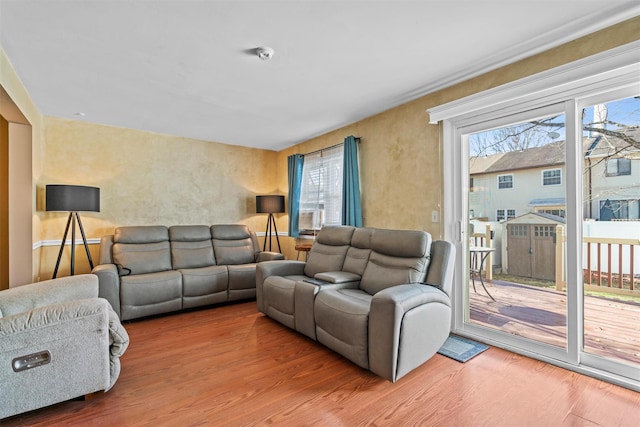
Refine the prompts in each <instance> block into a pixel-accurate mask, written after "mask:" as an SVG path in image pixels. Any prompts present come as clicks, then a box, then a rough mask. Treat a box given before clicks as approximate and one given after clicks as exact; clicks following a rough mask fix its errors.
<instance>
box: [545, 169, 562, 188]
mask: <svg viewBox="0 0 640 427" xmlns="http://www.w3.org/2000/svg"><path fill="white" fill-rule="evenodd" d="M560 184H562V171H561V170H560V169H549V170H546V171H542V185H560Z"/></svg>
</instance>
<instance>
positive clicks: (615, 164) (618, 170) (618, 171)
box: [607, 158, 631, 176]
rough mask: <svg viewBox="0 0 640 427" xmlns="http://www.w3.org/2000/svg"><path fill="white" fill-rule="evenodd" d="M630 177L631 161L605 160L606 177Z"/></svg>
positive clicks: (621, 159) (620, 159)
mask: <svg viewBox="0 0 640 427" xmlns="http://www.w3.org/2000/svg"><path fill="white" fill-rule="evenodd" d="M622 175H631V159H624V158H615V159H609V160H607V176H622Z"/></svg>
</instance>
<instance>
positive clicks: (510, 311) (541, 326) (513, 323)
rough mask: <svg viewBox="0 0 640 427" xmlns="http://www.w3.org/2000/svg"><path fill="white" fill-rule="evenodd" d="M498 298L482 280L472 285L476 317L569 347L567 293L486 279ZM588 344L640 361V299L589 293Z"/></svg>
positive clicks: (506, 329)
mask: <svg viewBox="0 0 640 427" xmlns="http://www.w3.org/2000/svg"><path fill="white" fill-rule="evenodd" d="M485 284H486V286H487V289H488V290H489V292H490V293H491V295H492V296H493V297H494V298H495V300H496V301H495V302H494V301H492V300H491V299H490V298H489V297H488V296H487V294H486V293H485V292H484V290H483V289H482V286H480V284H479V282H478V281H477V280H476V289H477V292H474V290H473V287H471V288H470V294H469V295H470V318H471V321H472V323H475V324H480V325H484V326H488V327H491V328H494V329H499V330H501V331H503V332H508V333H511V334H513V335H518V336H522V337H525V338H530V339H534V340H537V341H540V342H543V343H547V344H551V345H554V346H558V347H563V348H564V347H566V339H567V319H566V304H567V298H566V295H565V293H564V292H558V291H556V290H553V289H548V288H537V287H533V286H527V285H521V284H515V283H508V282H501V281H497V280H494V281H487V280H485ZM584 306H585V310H584V311H585V320H584V330H585V337H584V343H585V350H586V351H587V352H589V353H592V354H597V355H600V356H605V357H609V358H613V359H616V360H622V361H627V362H632V363H636V364H640V304H638V303H634V302H625V301H620V300H613V299H607V298H601V297H593V296H585V298H584Z"/></svg>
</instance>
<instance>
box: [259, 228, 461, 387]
mask: <svg viewBox="0 0 640 427" xmlns="http://www.w3.org/2000/svg"><path fill="white" fill-rule="evenodd" d="M454 258H455V246H454V245H453V244H452V243H450V242H446V241H435V242H432V241H431V236H430V235H429V234H428V233H426V232H423V231H409V230H382V229H373V228H354V227H348V226H337V227H325V228H323V229H322V230H321V231H320V232H319V233H318V236H317V238H316V240H315V242H314V244H313V246H312V248H311V251H310V252H309V254H308V259H307V261H306V262H301V261H280V262H277V263H275V262H267V263H263V264H260V265H258V267H257V273H256V281H257V282H256V290H257V303H258V310H260V311H261V312H263V313H264V314H266V315H267V316H269V317H271V318H273V319H275V320H277V321H278V322H280V323H282V324H284V325H286V326H288V327H289V328H292V329H295V330H296V331H298V332H300V333H302V334H305V335H306V336H308V337H310V338H312V339H314V340H317V341H319V342H320V343H322V344H324V345H325V346H327V347H329V348H331V349H332V350H334V351H336V352H338V353H340V354H341V355H343V356H344V357H346V358H347V359H349V360H351V361H352V362H354V363H355V364H357V365H359V366H361V367H362V368H365V369H369V370H371V371H372V372H373V373H375V374H377V375H379V376H381V377H383V378H386V379H388V380H389V381H393V382H395V381H396V380H398V379H399V378H401V377H402V376H404V375H405V374H407V373H408V372H410V371H411V370H413V369H415V368H416V367H418V366H420V365H421V364H422V363H424V362H425V361H427V360H428V359H429V358H431V356H433V354H435V352H436V351H437V350H438V349H439V348H440V347H441V346H442V344H443V343H444V341H445V340H446V338H447V336H448V335H449V330H450V323H451V301H450V295H451V288H452V281H453V270H454Z"/></svg>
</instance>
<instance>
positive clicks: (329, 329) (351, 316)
mask: <svg viewBox="0 0 640 427" xmlns="http://www.w3.org/2000/svg"><path fill="white" fill-rule="evenodd" d="M370 305H371V295H369V294H367V293H365V292H363V291H361V290H359V289H332V290H326V291H325V290H321V291H320V292H318V295H317V296H316V300H315V303H314V313H315V321H316V336H317V338H318V341H319V342H321V343H322V344H324V345H326V346H327V347H329V348H331V349H332V350H334V351H336V352H338V353H340V354H342V355H343V356H344V357H346V358H347V359H349V360H351V361H352V362H353V363H355V364H357V365H358V366H361V367H363V368H365V369H368V368H369V352H368V336H369V333H368V328H369V307H370Z"/></svg>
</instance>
